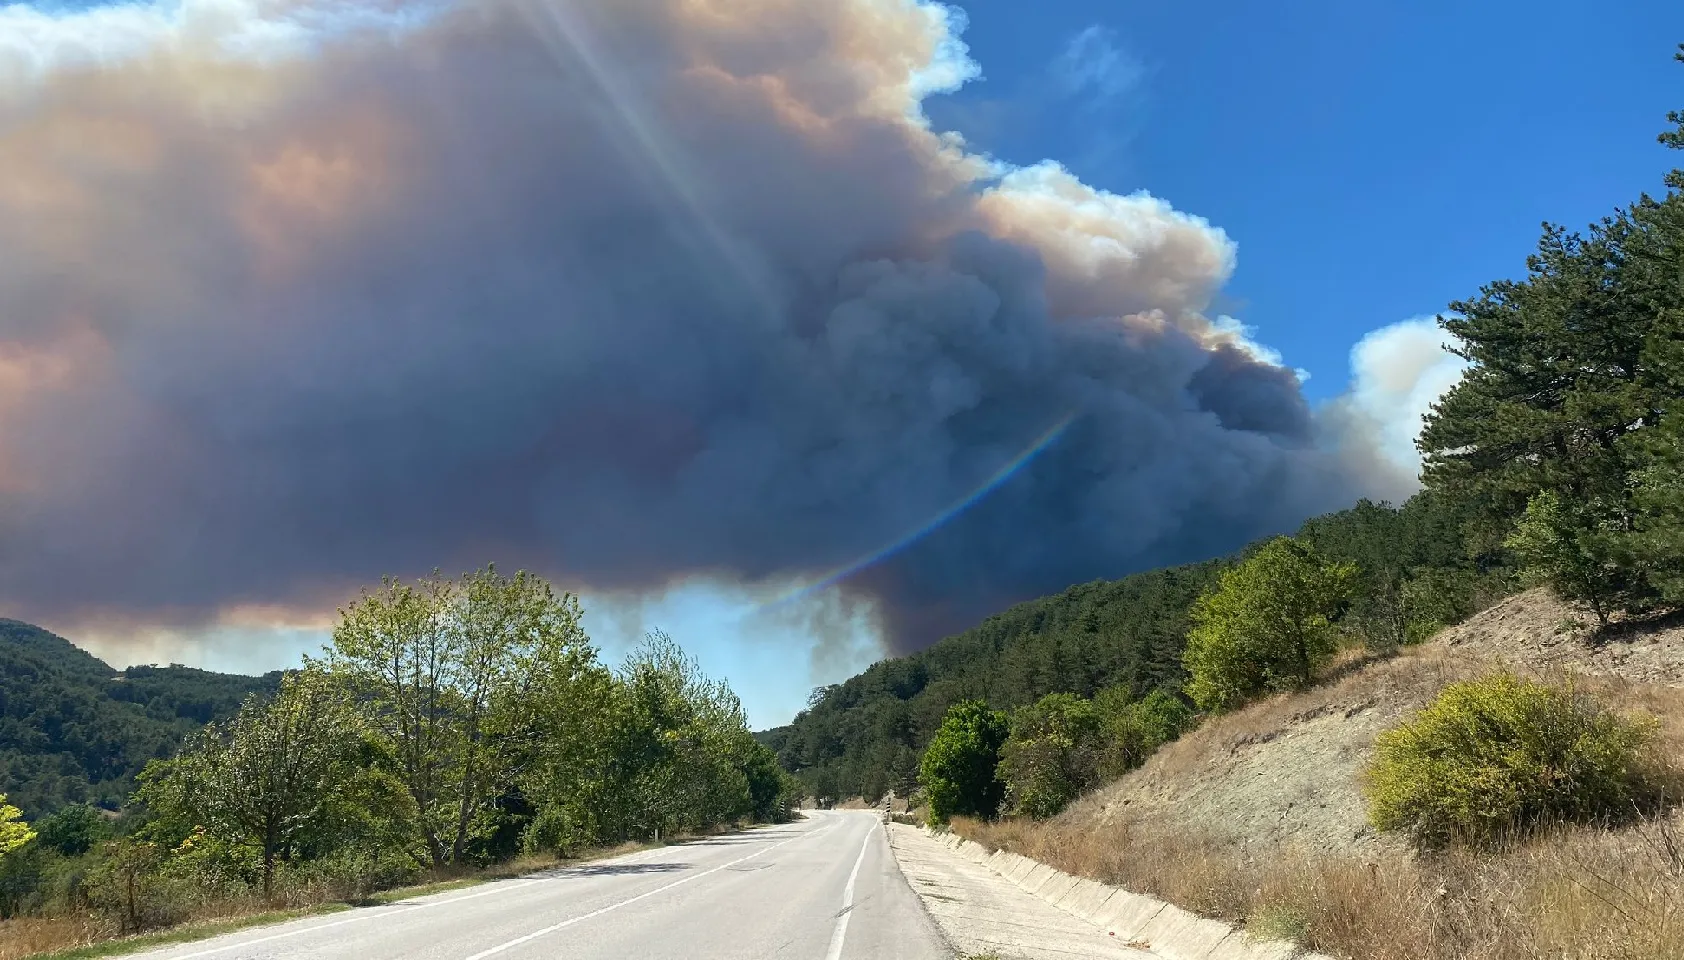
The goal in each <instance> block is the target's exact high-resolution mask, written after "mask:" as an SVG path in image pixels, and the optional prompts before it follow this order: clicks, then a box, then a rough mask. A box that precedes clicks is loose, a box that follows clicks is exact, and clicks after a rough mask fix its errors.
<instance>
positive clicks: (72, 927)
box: [0, 832, 712, 960]
mask: <svg viewBox="0 0 1684 960" xmlns="http://www.w3.org/2000/svg"><path fill="white" fill-rule="evenodd" d="M705 835H712V833H711V832H710V833H708V834H705ZM674 842H682V839H679V840H675V841H674ZM650 846H651V845H650V844H646V843H623V844H620V845H618V846H614V847H603V848H598V849H593V850H589V851H586V852H584V853H582V854H580V855H579V856H578V857H574V858H571V859H565V860H562V859H557V858H555V857H551V856H522V857H519V858H517V859H515V860H511V861H509V862H506V863H501V864H497V865H495V866H492V867H487V868H484V869H458V870H453V871H445V872H440V873H437V874H435V875H433V876H431V877H429V878H428V879H427V880H426V881H425V882H423V883H421V884H418V885H408V886H403V887H398V888H395V889H391V890H385V891H380V892H377V893H373V894H363V893H360V892H354V891H350V890H348V889H346V888H342V887H339V886H336V885H328V884H301V885H297V886H290V887H287V888H284V889H281V890H277V891H276V896H275V898H274V899H273V900H271V901H264V900H263V899H262V898H261V897H258V896H246V897H214V898H213V897H205V898H203V899H194V900H192V901H191V902H179V901H178V902H175V903H172V904H171V909H170V914H171V916H172V917H174V919H175V921H176V922H174V923H171V924H169V925H167V926H164V927H160V928H156V929H154V930H152V931H150V932H148V933H145V934H142V935H140V936H138V937H130V938H127V939H121V940H120V939H119V938H120V937H121V935H122V931H121V930H120V929H119V927H118V924H117V922H116V921H115V920H114V919H110V918H107V917H102V916H99V915H96V914H78V915H71V916H59V917H17V918H14V919H11V920H0V960H25V958H43V957H60V956H63V957H66V958H68V957H79V956H110V955H115V954H118V953H126V952H128V951H129V950H131V949H140V948H142V947H145V946H148V945H152V944H154V943H176V942H185V941H189V940H198V939H203V938H205V937H210V936H217V935H220V934H222V933H227V932H229V931H232V930H236V929H240V928H241V927H243V926H251V925H256V924H262V923H274V922H279V921H283V920H289V919H293V918H295V917H299V916H306V915H309V914H312V913H321V912H330V911H334V910H344V909H348V908H350V907H352V906H372V905H375V904H381V903H391V902H394V901H396V900H402V899H408V898H411V897H421V896H427V895H429V894H435V893H443V892H445V891H447V890H454V889H458V888H461V887H469V886H473V885H475V884H478V883H485V882H487V881H491V880H502V879H508V878H510V877H518V876H524V875H526V874H530V873H536V872H538V871H540V870H546V869H552V868H555V867H558V866H567V865H570V864H576V863H585V862H588V861H592V860H601V859H605V858H608V857H617V856H622V855H624V854H628V853H636V852H637V851H639V850H646V849H649V847H650Z"/></svg>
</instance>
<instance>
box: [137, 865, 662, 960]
mask: <svg viewBox="0 0 1684 960" xmlns="http://www.w3.org/2000/svg"><path fill="white" fill-rule="evenodd" d="M668 849H669V848H667V847H656V848H654V849H653V850H644V851H642V852H640V853H632V854H627V855H626V856H623V857H616V858H615V859H613V860H602V861H597V864H588V865H587V866H594V865H598V864H600V865H613V864H618V863H636V862H637V861H639V860H642V859H644V858H646V857H652V856H653V855H655V854H657V853H664V852H666V851H667V850H668ZM550 879H554V878H552V877H536V878H534V879H531V880H522V881H520V882H519V883H502V884H492V885H491V886H488V887H487V888H486V889H484V890H480V891H478V892H477V893H470V894H467V895H465V896H460V897H452V898H450V899H448V900H429V901H427V902H426V903H410V904H405V903H402V902H399V903H395V904H391V906H393V907H396V908H397V909H394V910H382V911H379V912H372V911H371V912H369V913H362V914H358V915H357V916H354V917H347V918H345V919H344V920H335V921H333V922H332V923H318V924H315V925H314V926H309V927H302V928H300V929H297V930H288V931H286V932H285V933H275V934H271V935H269V936H267V937H258V938H257V939H255V940H240V941H238V942H235V943H228V944H223V945H222V946H220V947H209V948H207V949H204V950H200V951H198V952H196V953H183V954H179V955H177V956H174V957H171V958H170V960H197V958H199V957H208V956H211V955H212V954H217V953H221V952H223V951H224V950H234V949H237V948H240V947H251V946H256V945H257V944H260V943H269V942H270V941H273V940H285V939H286V938H288V937H297V936H302V935H303V934H306V933H315V932H316V931H317V930H330V929H332V928H334V927H343V926H344V925H346V924H348V923H361V922H362V921H364V920H378V919H380V918H381V917H391V916H396V915H398V914H400V913H409V912H410V911H412V910H425V909H427V908H428V907H445V906H449V905H450V904H453V903H461V902H462V901H464V900H473V899H476V898H478V897H489V896H491V895H492V894H494V893H508V892H510V891H512V890H519V889H520V888H521V887H530V886H532V885H533V884H538V883H543V882H544V881H546V880H550Z"/></svg>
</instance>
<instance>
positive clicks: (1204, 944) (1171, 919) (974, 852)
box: [918, 828, 1332, 960]
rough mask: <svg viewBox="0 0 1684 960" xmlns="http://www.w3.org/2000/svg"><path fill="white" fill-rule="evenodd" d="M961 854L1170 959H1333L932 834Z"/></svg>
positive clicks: (1133, 945)
mask: <svg viewBox="0 0 1684 960" xmlns="http://www.w3.org/2000/svg"><path fill="white" fill-rule="evenodd" d="M918 829H919V830H920V831H921V832H924V833H925V834H926V835H927V836H929V837H930V838H931V839H932V840H934V841H935V842H936V843H938V844H940V845H941V846H942V847H945V848H946V849H947V850H949V851H951V852H952V853H953V854H954V855H955V856H958V857H960V858H962V859H965V860H969V861H971V862H972V863H976V864H979V865H981V866H983V867H985V868H986V869H988V870H989V871H991V872H993V873H994V874H997V875H998V876H1000V877H1002V878H1003V879H1005V880H1007V881H1009V882H1011V883H1012V884H1014V885H1016V886H1017V887H1018V888H1019V889H1021V890H1023V891H1024V892H1026V893H1030V894H1033V895H1034V896H1035V897H1037V898H1039V899H1041V900H1043V901H1045V902H1047V903H1049V904H1052V905H1053V906H1055V907H1057V908H1059V909H1060V910H1062V911H1064V912H1066V913H1069V914H1071V915H1073V916H1075V917H1077V918H1079V919H1082V920H1085V921H1087V922H1088V923H1091V924H1093V925H1094V926H1096V927H1099V928H1100V929H1102V930H1104V931H1105V932H1106V933H1108V934H1109V935H1110V936H1111V937H1114V938H1115V939H1116V940H1117V941H1118V942H1119V943H1120V944H1121V945H1124V946H1127V947H1131V948H1133V949H1135V950H1139V951H1142V952H1147V953H1149V954H1151V955H1153V956H1158V957H1163V958H1166V960H1332V958H1330V957H1327V956H1326V955H1324V954H1318V953H1312V952H1310V951H1307V950H1304V949H1303V948H1301V947H1299V946H1297V945H1296V944H1292V943H1284V942H1281V941H1273V940H1254V939H1252V938H1251V937H1249V936H1247V935H1246V933H1245V931H1244V930H1241V929H1238V928H1236V927H1233V926H1230V925H1228V924H1226V923H1222V922H1221V921H1219V920H1210V919H1207V918H1205V917H1201V916H1199V915H1198V914H1195V913H1189V912H1187V911H1186V910H1183V909H1181V908H1180V907H1177V906H1175V905H1174V904H1169V903H1165V902H1164V901H1162V900H1159V899H1157V898H1155V897H1148V896H1144V895H1142V894H1138V893H1131V892H1129V891H1127V890H1124V889H1121V888H1120V887H1113V886H1109V885H1107V884H1103V883H1099V882H1096V881H1093V880H1088V879H1084V878H1082V877H1073V876H1071V875H1070V874H1068V873H1064V872H1063V871H1060V870H1056V869H1054V868H1052V867H1049V866H1047V865H1046V864H1044V863H1041V862H1039V861H1036V860H1031V859H1029V858H1028V857H1022V856H1018V855H1017V854H1015V853H1006V852H1005V851H996V852H994V853H990V852H988V850H987V849H986V848H985V847H983V846H981V845H980V844H977V843H973V842H971V841H969V840H966V839H964V838H963V837H960V836H957V835H955V834H951V833H940V834H930V833H929V832H928V831H927V830H924V828H918Z"/></svg>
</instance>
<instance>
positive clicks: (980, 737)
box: [918, 700, 1010, 824]
mask: <svg viewBox="0 0 1684 960" xmlns="http://www.w3.org/2000/svg"><path fill="white" fill-rule="evenodd" d="M1009 734H1010V724H1009V723H1008V721H1007V719H1006V715H1005V714H1004V713H1002V712H1000V711H997V710H990V709H988V705H987V704H985V703H983V702H982V701H980V700H966V701H962V702H960V703H957V704H954V705H953V707H952V708H950V709H949V710H948V711H947V716H946V718H945V719H943V720H942V723H941V729H940V730H937V731H936V735H935V737H934V739H932V740H931V741H930V746H929V748H928V749H927V750H925V751H924V756H923V759H922V760H920V761H919V765H918V783H919V785H920V786H921V787H923V788H924V795H925V797H927V798H928V800H929V804H930V813H929V818H930V822H931V823H932V824H943V823H946V822H947V821H949V820H951V819H952V818H953V817H954V816H956V815H966V816H976V817H992V816H994V815H995V814H996V813H998V812H999V809H1000V803H1001V801H1002V800H1003V799H1004V798H1005V785H1004V784H1002V783H1001V782H1000V779H999V777H998V776H997V772H998V771H997V768H998V767H999V764H1000V750H1001V748H1002V747H1003V746H1004V745H1005V742H1006V737H1007V736H1008V735H1009Z"/></svg>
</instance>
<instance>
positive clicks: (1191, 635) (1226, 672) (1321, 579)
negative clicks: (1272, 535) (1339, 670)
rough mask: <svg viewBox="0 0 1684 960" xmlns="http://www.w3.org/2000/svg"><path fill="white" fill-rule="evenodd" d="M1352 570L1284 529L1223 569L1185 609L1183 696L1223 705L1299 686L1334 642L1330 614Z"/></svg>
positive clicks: (1346, 590) (1351, 580)
mask: <svg viewBox="0 0 1684 960" xmlns="http://www.w3.org/2000/svg"><path fill="white" fill-rule="evenodd" d="M1356 578H1357V568H1356V567H1355V566H1354V565H1352V564H1349V563H1327V562H1325V561H1323V560H1322V559H1321V558H1320V557H1318V556H1317V555H1316V554H1315V552H1314V551H1312V550H1310V548H1309V547H1306V546H1305V545H1304V544H1302V543H1299V542H1298V541H1296V540H1293V539H1292V538H1290V537H1278V538H1276V539H1274V540H1271V541H1269V542H1268V543H1267V544H1265V545H1264V546H1263V547H1262V548H1261V549H1259V550H1258V551H1257V552H1256V553H1254V554H1252V555H1251V556H1250V557H1248V558H1247V559H1246V560H1245V561H1244V562H1243V563H1241V564H1239V565H1238V566H1236V567H1234V568H1233V569H1231V570H1228V571H1227V572H1225V573H1223V574H1222V579H1221V581H1220V582H1219V583H1218V585H1217V587H1216V589H1214V590H1211V591H1210V592H1208V593H1206V594H1204V595H1203V596H1201V597H1200V598H1199V599H1198V602H1196V603H1195V604H1193V609H1192V611H1191V612H1190V614H1189V615H1190V617H1191V619H1192V621H1193V628H1192V630H1190V631H1189V632H1188V634H1187V649H1186V651H1185V652H1184V653H1183V655H1182V660H1183V662H1184V663H1185V665H1186V667H1187V673H1188V675H1189V677H1190V679H1189V681H1188V683H1187V694H1188V696H1190V697H1192V698H1193V702H1194V703H1197V704H1198V705H1199V706H1200V707H1202V708H1204V709H1206V710H1228V709H1232V708H1234V707H1237V706H1239V705H1240V704H1241V703H1243V702H1245V701H1246V700H1249V699H1251V698H1252V697H1255V696H1258V695H1260V694H1264V693H1270V692H1275V691H1281V690H1295V689H1299V688H1301V687H1304V686H1307V685H1308V684H1309V683H1310V682H1311V681H1312V680H1313V679H1314V678H1315V674H1316V671H1317V670H1319V669H1321V667H1322V666H1324V665H1325V664H1326V663H1327V661H1328V660H1329V659H1331V658H1332V656H1333V653H1334V651H1335V650H1336V649H1337V647H1338V631H1336V630H1335V629H1334V627H1333V618H1334V617H1335V616H1337V615H1338V613H1339V612H1340V611H1341V610H1342V609H1343V608H1344V606H1345V604H1346V603H1347V602H1348V601H1349V599H1350V596H1351V593H1352V590H1353V589H1354V586H1355V583H1356Z"/></svg>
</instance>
